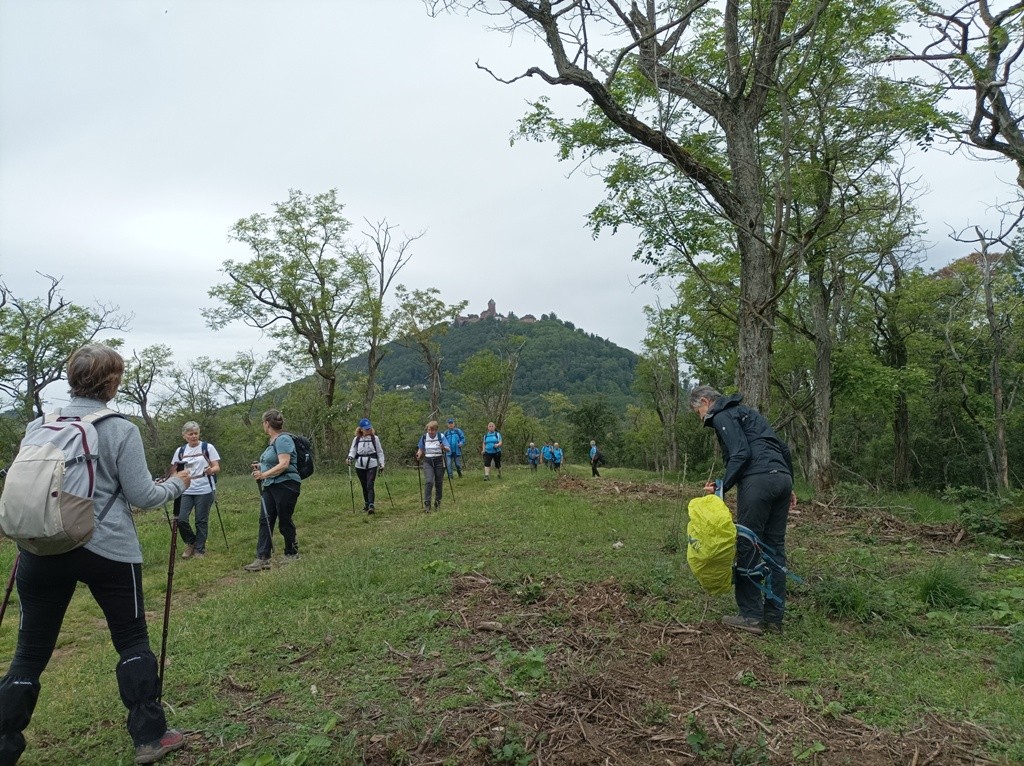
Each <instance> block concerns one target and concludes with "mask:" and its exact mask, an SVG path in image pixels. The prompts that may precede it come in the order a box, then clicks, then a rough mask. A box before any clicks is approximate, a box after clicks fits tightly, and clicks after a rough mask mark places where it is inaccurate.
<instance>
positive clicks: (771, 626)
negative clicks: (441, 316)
mask: <svg viewBox="0 0 1024 766" xmlns="http://www.w3.org/2000/svg"><path fill="white" fill-rule="evenodd" d="M761 627H762V628H763V629H764V632H765V633H777V634H780V635H781V634H782V623H781V622H766V623H765V624H764V625H762V626H761Z"/></svg>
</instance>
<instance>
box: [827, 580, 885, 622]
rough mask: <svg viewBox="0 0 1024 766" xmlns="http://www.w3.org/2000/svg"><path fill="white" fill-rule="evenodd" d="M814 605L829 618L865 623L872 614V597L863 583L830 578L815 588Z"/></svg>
mask: <svg viewBox="0 0 1024 766" xmlns="http://www.w3.org/2000/svg"><path fill="white" fill-rule="evenodd" d="M814 603H815V605H816V606H817V607H818V609H820V610H821V611H822V613H823V614H825V615H828V616H829V617H834V618H836V619H840V620H855V621H857V622H865V621H866V620H868V619H869V618H870V616H871V613H872V604H871V597H870V595H869V594H868V592H867V590H866V587H865V585H864V584H863V583H861V582H858V581H856V580H852V579H844V578H836V577H829V578H826V579H823V580H822V581H821V582H820V583H819V584H818V585H816V586H815V588H814Z"/></svg>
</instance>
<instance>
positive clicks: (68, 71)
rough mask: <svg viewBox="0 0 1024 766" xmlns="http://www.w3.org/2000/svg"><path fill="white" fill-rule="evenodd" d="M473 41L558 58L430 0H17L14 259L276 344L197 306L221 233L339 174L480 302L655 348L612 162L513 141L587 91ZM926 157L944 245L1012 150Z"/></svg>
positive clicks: (136, 327)
mask: <svg viewBox="0 0 1024 766" xmlns="http://www.w3.org/2000/svg"><path fill="white" fill-rule="evenodd" d="M477 61H480V62H481V63H484V64H486V65H487V66H488V67H490V68H492V69H494V70H496V71H500V72H502V73H505V74H508V75H514V74H516V73H519V72H521V71H522V70H523V69H525V67H526V66H528V65H530V64H534V63H545V62H546V61H547V58H546V56H545V52H544V50H542V48H541V46H540V44H539V43H538V42H537V41H535V40H532V39H530V38H529V37H528V36H526V35H520V36H517V37H516V38H515V40H514V41H512V42H511V43H510V41H509V39H508V38H507V37H505V36H504V35H502V34H501V33H498V32H493V31H488V30H487V29H486V28H485V27H484V20H483V19H481V18H468V19H467V18H464V17H459V16H447V17H442V18H438V19H431V18H430V17H428V16H427V14H426V13H425V12H424V10H423V7H422V4H421V3H420V2H419V1H418V0H377V1H376V2H367V1H366V0H288V1H287V2H285V1H284V0H273V1H270V0H264V1H262V2H261V1H259V0H214V1H212V2H199V0H162V2H152V1H150V0H121V1H120V2H113V1H111V0H92V1H91V2H87V3H86V2H80V1H79V0H33V2H27V0H0V136H2V140H0V257H2V264H0V272H2V275H3V279H4V280H5V281H6V282H7V284H8V285H9V286H10V287H12V288H13V289H14V290H15V291H16V292H17V293H18V294H20V295H25V296H29V295H34V294H40V293H41V292H42V290H43V289H44V288H45V284H46V283H45V282H44V281H43V280H42V279H41V278H39V277H38V276H37V275H36V274H35V272H37V271H41V272H44V273H47V274H52V275H55V276H62V277H64V289H65V293H66V295H67V296H68V297H69V298H71V299H72V300H75V301H78V302H90V301H92V300H94V299H95V300H103V301H106V302H115V303H117V304H119V305H120V306H121V307H122V309H125V310H128V311H132V312H134V313H135V320H134V322H133V324H132V330H131V332H130V333H129V334H128V336H127V344H128V348H130V349H141V348H143V347H145V346H147V345H150V344H152V343H157V342H164V343H167V344H168V345H170V346H171V347H172V348H173V349H174V351H175V357H176V359H177V360H179V361H184V360H187V359H191V358H194V357H196V356H199V355H201V354H205V355H209V356H214V357H222V358H223V357H227V356H230V355H231V354H233V353H234V351H236V350H238V349H242V348H250V347H253V348H256V349H257V350H260V349H261V340H260V337H259V335H258V333H257V332H256V331H254V330H249V329H246V328H243V327H241V326H236V327H232V328H227V329H225V330H222V331H220V332H217V333H214V332H212V331H210V330H208V329H207V328H206V327H205V325H204V323H203V321H202V318H201V315H200V313H199V312H200V309H202V308H203V307H205V306H207V305H209V299H208V298H207V295H206V292H207V290H208V289H209V287H210V286H211V285H212V284H214V283H216V282H218V281H220V280H221V278H222V275H220V274H219V273H218V269H219V268H220V266H221V264H222V262H223V261H224V260H225V259H226V258H236V259H238V258H244V257H246V255H247V253H246V251H245V250H244V248H242V247H241V246H240V245H237V244H232V243H230V242H228V240H227V231H228V229H229V228H230V226H231V225H232V223H233V222H234V221H236V220H237V219H238V218H241V217H243V216H247V215H249V214H251V213H254V212H270V211H271V206H272V204H273V203H274V202H276V201H281V200H284V199H285V198H286V197H287V192H288V189H290V188H296V189H301V190H302V191H305V192H307V193H310V194H312V193H317V192H320V191H324V190H326V189H329V188H337V189H338V195H339V198H340V199H341V200H343V201H344V202H345V203H346V205H347V207H346V211H347V213H348V215H349V218H350V219H351V220H352V222H353V224H354V227H353V228H354V230H355V231H358V230H360V229H361V228H365V227H364V225H363V223H362V221H363V219H364V218H368V219H371V220H373V221H377V220H380V219H383V218H386V219H387V220H388V221H389V222H391V223H393V224H397V225H399V226H400V227H401V228H402V229H404V230H405V231H406V232H408V233H418V232H421V231H423V232H425V236H424V237H423V238H422V239H421V240H419V241H418V242H417V243H416V245H415V257H414V258H413V261H412V263H411V264H410V266H409V267H408V269H407V270H406V271H405V272H403V275H402V279H403V281H405V282H406V283H407V284H409V285H411V286H416V287H426V286H436V287H438V288H440V289H441V291H442V295H443V297H444V298H445V299H446V300H450V301H457V300H461V299H468V300H469V301H470V310H471V311H478V310H480V309H481V308H483V307H484V306H485V304H486V301H487V300H488V299H490V298H493V299H494V300H495V301H496V302H497V305H498V309H499V310H500V311H502V312H507V311H510V310H511V311H515V312H516V313H518V314H525V313H533V314H537V315H539V314H541V313H548V312H551V311H554V312H556V313H557V314H558V315H559V316H560V317H562V318H563V319H568V320H571V321H573V322H574V323H576V324H577V325H579V326H581V327H583V328H584V329H586V330H588V331H590V332H594V333H596V334H598V335H600V336H603V337H607V338H609V339H611V340H613V341H615V342H616V343H619V344H621V345H623V346H626V347H628V348H632V349H634V350H638V349H639V347H640V342H641V340H642V338H643V335H644V320H643V313H642V307H643V305H644V304H645V303H651V302H652V301H653V299H654V296H655V293H654V291H653V290H652V289H651V288H649V287H641V288H639V289H634V288H633V287H632V286H633V285H636V284H637V283H638V282H639V278H640V275H641V273H642V272H643V269H642V267H641V266H639V265H637V264H635V263H633V262H632V261H631V260H630V254H631V253H632V250H633V247H634V244H635V242H634V240H633V239H632V238H631V237H630V236H629V235H628V234H620V235H617V236H614V237H613V236H602V237H601V238H600V239H599V240H597V241H594V240H592V238H591V237H590V234H589V233H588V231H587V229H586V225H585V215H586V213H587V211H589V210H590V209H591V208H592V207H593V205H594V204H596V203H597V202H598V201H599V200H600V199H601V197H602V188H601V184H600V181H599V180H598V179H596V178H592V177H588V176H587V175H586V174H585V173H583V172H579V171H578V172H575V173H571V174H570V171H571V170H572V167H571V166H570V165H568V164H564V163H563V164H560V163H558V162H557V161H556V159H555V150H554V147H552V146H549V145H539V144H534V143H528V142H527V143H516V144H515V145H514V146H510V145H509V137H510V134H511V132H512V130H513V129H514V126H515V124H516V122H517V120H518V119H519V118H520V117H521V116H522V115H523V114H524V113H525V112H526V110H527V104H528V102H529V101H530V100H532V99H534V98H536V97H537V96H538V95H547V96H549V97H552V98H553V99H554V100H555V103H556V104H558V105H562V106H566V107H571V105H573V104H575V103H578V102H580V101H582V95H581V94H579V93H576V92H570V91H568V90H566V89H552V88H550V87H547V86H545V85H543V83H540V82H537V81H529V80H528V81H522V82H519V83H516V84H515V85H512V86H506V85H501V84H499V83H497V82H495V81H494V80H493V79H491V78H490V77H489V76H488V75H487V74H485V73H484V72H482V71H480V70H479V69H477V68H476V67H475V65H474V62H477ZM915 163H916V165H917V166H918V167H919V168H920V173H921V175H922V177H923V179H924V181H925V182H926V183H927V184H928V185H930V186H931V187H932V188H933V193H932V194H931V195H929V197H928V198H926V199H927V200H932V202H927V201H926V202H925V203H924V208H925V212H926V216H927V218H928V230H929V235H928V236H929V239H931V240H932V241H933V242H934V243H935V245H936V246H935V248H934V250H933V251H932V254H931V258H932V259H933V260H936V261H940V262H944V261H946V260H949V258H950V257H956V251H955V249H951V247H950V245H949V244H948V243H946V242H945V239H944V238H945V235H946V225H947V224H948V225H950V226H953V227H957V228H958V227H961V226H963V225H966V224H967V223H968V222H977V221H978V219H979V218H983V217H984V216H985V215H986V212H985V206H986V204H987V203H988V198H989V197H991V196H993V195H994V192H993V189H996V188H997V187H998V185H997V184H996V183H995V182H994V181H993V180H992V178H993V177H994V172H993V171H994V169H993V167H992V166H991V165H986V166H982V165H981V164H980V163H978V164H974V165H969V164H967V163H965V162H962V161H956V162H951V161H950V160H949V158H947V157H946V156H944V155H939V154H938V153H934V152H933V153H930V154H929V155H926V156H924V157H923V158H921V157H918V158H917V159H915ZM1004 175H1007V176H1008V177H1010V178H1012V173H1004ZM972 216H973V221H972V220H971V218H972Z"/></svg>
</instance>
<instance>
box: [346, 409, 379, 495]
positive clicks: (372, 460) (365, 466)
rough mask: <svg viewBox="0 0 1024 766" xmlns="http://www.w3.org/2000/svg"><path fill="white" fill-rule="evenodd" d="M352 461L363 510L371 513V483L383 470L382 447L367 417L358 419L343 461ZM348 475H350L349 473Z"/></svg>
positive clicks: (372, 492) (372, 493)
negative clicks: (361, 489) (353, 435)
mask: <svg viewBox="0 0 1024 766" xmlns="http://www.w3.org/2000/svg"><path fill="white" fill-rule="evenodd" d="M353 461H355V464H356V476H358V477H359V486H360V487H362V488H363V510H364V511H366V512H367V513H368V514H370V513H373V512H374V501H375V499H376V498H375V495H374V490H373V485H374V483H375V482H376V481H377V474H378V473H382V472H383V471H384V448H383V447H382V446H381V444H380V438H379V437H378V436H377V432H376V431H374V430H373V425H372V424H371V423H370V420H369V418H363V419H362V420H360V421H359V427H358V428H356V435H355V438H354V439H352V446H351V447H350V448H349V450H348V458H347V459H346V460H345V462H346V463H348V464H349V465H352V462H353ZM349 476H350V477H351V474H349Z"/></svg>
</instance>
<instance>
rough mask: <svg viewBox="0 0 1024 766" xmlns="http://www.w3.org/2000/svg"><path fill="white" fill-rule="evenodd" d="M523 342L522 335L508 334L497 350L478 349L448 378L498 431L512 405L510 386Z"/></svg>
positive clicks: (453, 386) (513, 382)
mask: <svg viewBox="0 0 1024 766" xmlns="http://www.w3.org/2000/svg"><path fill="white" fill-rule="evenodd" d="M525 345H526V339H525V338H523V337H522V336H519V335H512V336H509V337H508V338H506V339H505V342H504V344H503V346H502V347H501V349H499V352H498V353H495V352H494V351H491V350H490V349H483V350H481V351H478V352H477V353H476V354H474V355H473V356H471V357H470V358H469V359H467V360H466V361H465V362H464V363H463V364H462V366H461V367H460V368H459V372H458V374H457V375H449V377H448V381H449V385H450V386H451V387H452V388H453V389H455V390H456V391H458V392H459V393H461V394H462V395H463V396H465V397H466V398H467V399H469V400H471V401H473V402H475V403H476V404H477V405H478V406H479V408H480V410H481V412H483V413H484V414H485V416H486V417H487V419H488V420H493V421H494V424H495V425H496V426H497V427H498V429H499V430H500V429H501V428H502V425H503V424H504V422H505V416H506V414H507V413H508V409H509V406H510V405H511V404H512V387H513V385H515V380H516V370H517V369H518V368H519V356H520V354H521V353H522V351H523V347H524V346H525Z"/></svg>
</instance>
